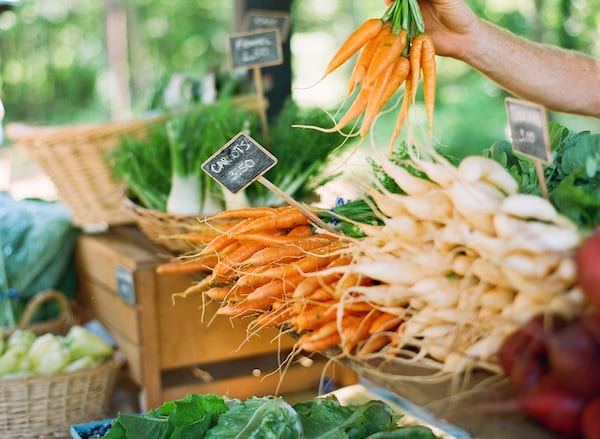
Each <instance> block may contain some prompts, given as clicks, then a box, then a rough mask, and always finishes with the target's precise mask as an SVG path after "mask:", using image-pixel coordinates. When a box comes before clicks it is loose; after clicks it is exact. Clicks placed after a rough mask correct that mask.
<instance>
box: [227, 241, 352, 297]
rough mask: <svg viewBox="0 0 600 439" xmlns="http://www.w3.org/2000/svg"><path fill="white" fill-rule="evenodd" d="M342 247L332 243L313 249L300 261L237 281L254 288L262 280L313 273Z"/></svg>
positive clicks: (248, 275)
mask: <svg viewBox="0 0 600 439" xmlns="http://www.w3.org/2000/svg"><path fill="white" fill-rule="evenodd" d="M343 246H344V244H343V243H341V242H333V243H331V244H329V245H326V246H324V247H319V248H317V249H315V250H314V251H313V252H312V253H309V254H307V255H306V256H304V257H303V258H302V259H299V260H298V261H295V262H292V263H290V264H286V265H281V266H274V267H272V268H269V269H267V270H265V271H261V272H258V273H253V274H251V275H250V274H245V275H243V276H241V277H240V278H239V279H238V283H239V284H240V285H250V286H256V285H257V284H262V283H263V282H264V279H268V278H281V277H286V276H291V275H294V274H296V273H309V272H312V271H315V270H317V269H319V268H321V267H323V266H325V265H327V264H329V263H330V262H331V261H333V260H334V259H335V258H337V257H339V255H338V254H336V253H335V252H336V251H339V250H340V249H342V248H343Z"/></svg>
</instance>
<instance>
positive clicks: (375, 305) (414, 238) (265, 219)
mask: <svg viewBox="0 0 600 439" xmlns="http://www.w3.org/2000/svg"><path fill="white" fill-rule="evenodd" d="M551 132H552V134H553V139H554V143H553V151H554V154H555V162H554V164H553V166H552V167H550V168H549V169H548V170H547V173H548V177H547V184H548V189H549V194H550V199H545V198H544V197H542V196H541V195H539V186H538V185H537V184H536V180H535V178H536V175H535V172H534V171H533V165H532V164H530V163H528V162H527V161H526V160H525V159H522V160H521V159H519V158H518V157H517V156H515V155H514V154H512V153H511V152H510V150H509V149H503V148H502V145H501V144H496V145H493V146H492V147H491V148H489V149H487V150H486V151H485V152H484V154H485V155H486V156H488V157H485V156H468V157H465V158H464V159H461V160H458V159H454V158H452V157H444V156H443V155H442V154H441V153H440V152H438V151H435V150H429V151H428V150H426V149H424V148H419V149H417V148H411V147H407V146H406V145H405V146H403V147H401V148H397V149H396V150H395V151H394V153H393V154H392V155H391V156H390V157H386V156H384V155H383V154H381V153H378V152H376V151H374V152H373V155H372V157H371V159H370V160H371V165H372V167H373V171H374V174H373V178H372V180H371V181H370V182H368V183H365V185H364V191H365V195H364V197H362V199H358V200H354V201H351V202H349V203H347V204H345V205H342V206H337V207H334V208H332V209H319V208H318V207H314V212H315V213H316V214H317V215H319V216H320V217H321V219H322V220H324V221H328V222H330V223H333V220H335V223H336V226H335V227H336V229H337V230H336V231H335V232H331V231H328V230H322V229H320V228H319V227H316V226H315V225H311V224H310V220H309V218H307V217H306V216H305V215H303V214H302V212H300V211H299V210H297V209H295V208H294V207H293V206H287V207H279V208H272V207H256V208H248V209H237V210H230V211H224V212H222V213H219V214H217V215H215V216H213V217H212V218H214V219H223V218H227V219H236V221H237V222H236V223H235V224H234V225H232V226H231V227H230V228H229V229H228V230H226V231H225V232H223V233H221V234H219V235H218V236H216V237H212V238H210V239H206V240H204V241H203V240H202V239H201V238H199V237H198V234H194V233H193V232H190V234H189V235H188V237H189V239H190V240H191V241H193V242H199V243H201V244H199V245H198V250H197V252H196V253H195V254H194V255H192V256H189V255H188V257H186V258H176V259H174V260H172V261H170V262H165V263H164V264H162V265H160V266H159V267H158V268H157V271H158V273H160V274H163V275H168V274H171V273H177V272H179V271H184V272H186V273H199V274H200V273H202V274H203V275H204V277H202V278H200V279H199V280H197V281H195V282H193V283H192V284H191V285H190V286H189V287H188V288H186V289H184V290H182V291H177V292H175V291H174V293H175V294H174V296H175V297H181V298H186V297H190V296H193V295H198V294H202V295H204V296H205V297H207V298H209V299H211V300H213V301H218V302H220V306H219V309H218V310H217V314H220V315H226V316H230V317H234V318H244V317H248V316H251V317H254V319H253V321H252V323H251V326H252V327H254V328H255V329H256V330H259V329H260V328H265V327H273V326H275V327H278V328H280V330H281V331H282V332H285V333H291V334H295V335H296V337H297V342H296V344H295V349H296V350H297V352H328V355H329V356H330V357H331V358H332V359H334V360H336V361H339V362H341V363H342V364H345V365H349V367H350V368H352V369H353V370H355V371H356V372H357V373H358V374H359V375H362V376H365V377H369V378H371V379H374V380H376V381H377V382H378V383H380V384H381V383H387V384H388V385H390V386H393V387H394V389H400V388H401V387H402V382H403V381H407V382H412V383H413V384H414V383H417V382H420V383H423V384H425V385H433V384H439V383H444V382H446V383H449V384H450V383H452V382H455V383H456V382H457V380H458V382H460V381H464V382H468V381H469V380H470V379H473V380H475V378H473V377H475V376H476V375H477V374H481V372H482V371H484V372H485V374H484V375H485V376H487V379H488V381H487V383H488V387H485V385H483V387H481V390H482V391H485V389H487V391H488V394H487V395H488V397H491V396H492V395H496V397H498V395H499V393H498V392H499V391H498V387H497V386H498V384H499V383H501V382H502V381H503V379H504V377H505V376H507V375H508V376H510V377H511V379H512V380H513V381H512V383H511V384H512V385H517V386H521V390H523V389H524V387H523V386H524V385H525V384H524V381H523V380H525V381H526V384H527V386H529V385H531V386H534V387H531V389H530V390H528V391H530V392H532V396H531V398H532V399H533V400H534V401H542V400H543V396H542V395H543V392H542V393H541V394H540V399H537V397H536V396H535V395H536V393H535V392H538V391H540V392H541V390H538V387H540V386H542V385H545V384H543V383H545V382H546V381H548V380H550V378H543V379H540V378H541V376H542V375H544V376H545V375H548V376H550V375H551V373H552V371H555V370H561V369H560V368H559V369H555V368H556V367H558V364H557V361H556V359H557V358H559V357H560V355H558V354H553V353H552V349H554V348H551V347H542V346H540V345H536V346H537V348H536V350H535V352H536V354H535V358H536V361H537V363H535V364H537V366H535V367H534V368H533V369H530V368H526V369H525V370H523V369H522V366H521V362H523V367H525V362H526V361H528V363H527V364H530V365H532V366H533V363H532V362H531V360H530V359H529V357H523V355H526V352H527V351H528V349H530V345H529V343H530V341H531V340H532V339H533V340H538V337H541V340H543V341H544V342H547V343H549V344H550V345H552V346H554V343H555V342H554V340H555V338H556V340H557V341H556V343H559V342H558V340H560V339H563V340H569V339H570V338H569V337H570V336H569V334H572V333H579V334H580V336H577V337H576V338H577V339H578V345H581V343H583V342H584V340H588V339H589V344H588V345H587V347H586V348H585V349H581V350H580V352H579V354H580V355H581V357H572V358H571V359H572V360H573V362H576V361H575V358H580V359H581V361H582V363H583V364H585V365H586V366H584V367H587V368H588V370H589V371H590V372H591V371H595V370H596V369H597V368H598V363H597V361H596V360H595V359H596V358H598V351H599V348H600V345H598V340H597V332H598V321H597V317H595V314H594V312H595V311H594V310H595V307H596V306H597V304H596V303H595V302H596V299H595V296H596V294H595V291H597V287H593V288H592V287H591V285H592V284H593V283H594V282H589V283H588V282H587V281H586V279H588V276H590V275H588V274H586V273H587V272H590V273H591V272H594V270H595V268H586V267H590V264H591V262H587V261H592V260H594V257H593V256H591V255H590V253H586V254H587V255H588V256H587V257H581V256H579V257H577V258H576V257H575V255H576V254H577V251H578V249H585V248H589V247H588V246H589V244H587V243H588V241H587V239H592V238H591V237H590V236H591V234H592V230H593V225H594V224H596V223H597V220H595V219H594V218H595V212H596V209H597V206H598V200H597V199H595V198H593V196H592V197H590V196H589V195H588V194H589V193H590V192H589V191H590V190H592V191H593V189H591V188H593V187H597V183H595V181H596V179H597V175H596V172H595V171H593V172H589V171H590V169H589V167H588V164H589V157H590V156H591V157H594V156H595V154H596V153H597V152H595V151H597V149H598V147H599V146H600V144H599V143H598V136H595V135H590V134H589V133H580V134H578V135H577V134H575V133H572V132H570V131H569V130H567V129H566V128H564V127H562V126H560V125H557V124H552V126H551ZM580 150H582V153H581V155H579V151H580ZM490 157H494V158H496V159H498V158H500V159H501V160H500V161H496V160H494V159H492V158H490ZM502 160H503V161H504V162H502ZM507 163H510V165H508V166H506V165H505V164H507ZM568 167H571V168H570V170H569V171H568V172H565V170H566V169H568ZM575 175H577V176H578V179H577V181H576V182H575V180H573V176H575ZM586 181H587V182H588V183H586ZM565 193H570V194H571V197H570V198H569V203H570V204H569V205H568V206H569V207H568V208H567V207H563V206H566V205H564V204H561V203H565V202H566V199H567V197H566V196H564V194H565ZM575 194H577V195H575ZM594 199H595V202H594V201H592V200H594ZM590 201H591V202H590ZM588 202H590V203H588ZM574 206H578V207H574ZM358 207H360V209H359V208H358ZM353 212H358V214H356V216H354V215H353ZM584 212H585V213H584ZM369 213H370V215H369ZM344 224H350V225H351V227H348V226H347V225H346V226H344ZM592 253H593V252H592ZM594 254H595V253H594ZM582 260H584V261H586V262H584V263H583V264H582ZM584 282H585V283H584ZM540 316H545V317H544V318H542V317H540ZM552 318H555V319H559V320H560V321H562V322H564V323H563V324H562V325H561V326H560V331H559V330H558V328H557V329H555V330H553V329H552V328H551V327H550V326H548V325H549V324H550V319H552ZM532 321H533V322H537V324H538V325H539V326H538V329H532V328H534V327H533V326H531V325H532V323H530V322H532ZM584 322H585V323H584ZM528 325H529V326H528ZM523 328H525V329H523ZM526 328H529V329H526ZM520 331H523V332H522V333H523V334H528V335H525V339H523V336H520V335H518V334H520ZM541 331H548V332H541ZM552 332H556V334H557V336H556V337H554V336H552V335H551V333H552ZM515 334H516V335H515ZM540 334H542V335H540ZM544 334H545V335H544ZM515 337H516V338H515ZM515 339H516V340H519V341H518V342H517V343H518V344H517V346H518V348H517V349H516V352H515V351H514V350H513V351H511V349H515V348H514V346H513V347H511V344H513V343H515V341H514V340H515ZM537 343H540V342H539V341H538V342H537ZM564 343H566V344H569V343H570V342H567V341H565V342H564ZM550 345H549V346H550ZM544 346H545V345H544ZM579 354H578V355H579ZM552 358H554V360H553V359H552ZM560 358H562V357H560ZM577 361H579V360H577ZM512 364H515V365H516V366H514V367H515V369H513V368H512V367H513V366H512ZM571 366H573V364H571V361H569V365H568V367H569V368H570V367H571ZM573 367H574V366H573ZM562 370H563V371H564V369H562ZM523 373H526V375H522V374H523ZM557 373H558V374H562V379H563V380H564V379H566V377H567V376H572V374H571V373H566V374H565V373H562V372H554V374H557ZM591 373H594V372H591ZM517 374H519V377H518V378H515V377H516V375H517ZM471 376H472V378H469V377H471ZM580 376H581V375H580ZM538 379H540V381H539V384H538V382H537V380H538ZM475 381H476V380H475ZM559 381H560V380H559ZM593 381H594V380H592V381H591V382H593ZM586 382H587V383H588V385H587V386H588V387H587V389H586V391H591V390H590V389H591V387H589V385H590V380H586ZM392 383H395V384H392ZM504 384H505V383H504ZM480 385H481V384H480ZM558 388H559V389H561V390H560V392H564V393H566V394H567V395H571V398H572V399H573V400H574V401H580V402H579V403H577V404H575V405H574V406H573V407H574V408H576V407H579V409H580V410H579V411H577V412H576V413H577V414H576V415H575V417H574V418H573V419H574V420H573V423H572V424H570V425H568V426H565V425H562V424H559V425H557V424H556V423H555V421H553V419H554V418H553V417H552V415H550V414H548V413H540V412H538V411H536V409H531V408H529V406H527V407H528V408H527V409H526V410H525V413H527V414H528V415H529V416H531V418H532V419H534V420H535V421H536V422H539V423H540V424H541V425H543V426H544V427H546V428H548V429H550V430H553V431H555V432H557V433H559V434H576V433H578V432H580V431H581V429H582V428H583V427H582V425H581V424H580V421H578V420H579V419H580V417H581V409H583V407H584V406H587V402H588V401H590V398H592V399H593V398H594V397H597V393H596V392H595V391H592V394H591V395H590V394H585V395H583V394H581V393H580V391H579V390H578V391H573V390H569V389H568V387H567V388H565V386H564V384H561V385H559V386H558ZM555 391H559V390H555ZM577 392H579V393H577ZM450 395H451V394H450ZM450 395H446V396H447V397H450ZM524 395H528V396H527V397H529V394H528V393H525V394H524ZM504 396H506V395H504ZM413 397H415V395H414V394H413ZM523 398H525V396H523ZM485 399H486V398H485V397H483V400H485ZM420 402H422V403H426V402H427V401H426V400H423V401H420ZM487 402H488V403H489V401H487ZM478 405H480V409H481V412H482V415H485V414H486V411H487V410H492V411H493V409H492V408H493V407H494V405H493V404H492V405H489V404H488V405H486V403H485V402H483V401H481V400H480V401H478ZM441 406H443V404H441ZM485 407H487V408H485ZM496 407H497V409H499V408H498V407H499V406H496ZM439 408H440V407H438V409H439ZM441 408H442V411H440V412H439V413H440V415H441V414H443V413H445V410H447V409H448V407H441ZM521 408H523V407H521ZM516 409H517V408H516V407H515V410H516ZM565 416H566V413H563V414H562V415H561V419H563V421H564V420H565ZM457 422H460V418H458V419H457Z"/></svg>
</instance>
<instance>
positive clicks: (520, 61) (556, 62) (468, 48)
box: [459, 20, 600, 117]
mask: <svg viewBox="0 0 600 439" xmlns="http://www.w3.org/2000/svg"><path fill="white" fill-rule="evenodd" d="M463 39H464V44H465V47H464V50H463V51H462V52H461V53H460V55H459V58H460V59H462V60H463V61H464V62H466V63H468V64H470V65H471V66H473V67H474V68H475V69H477V70H479V71H480V72H482V73H483V74H484V75H486V76H487V77H489V78H490V79H492V80H493V81H495V82H497V83H498V84H499V85H500V86H501V87H503V88H505V89H506V90H507V91H509V92H510V93H512V94H514V95H515V96H518V97H520V98H522V99H527V100H531V101H534V102H537V103H539V104H541V105H544V106H545V107H546V108H548V109H549V110H553V111H560V112H568V113H574V114H580V115H585V116H595V117H600V61H599V60H596V59H594V58H591V57H588V56H585V55H583V54H581V53H577V52H573V51H567V50H563V49H560V48H557V47H551V46H546V45H541V44H537V43H533V42H531V41H527V40H525V39H522V38H520V37H518V36H516V35H514V34H511V33H510V32H508V31H506V30H504V29H501V28H499V27H497V26H495V25H493V24H491V23H488V22H486V21H484V20H479V21H478V23H477V25H476V26H473V27H472V28H471V29H470V32H469V33H468V35H463Z"/></svg>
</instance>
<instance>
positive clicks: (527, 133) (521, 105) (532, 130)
mask: <svg viewBox="0 0 600 439" xmlns="http://www.w3.org/2000/svg"><path fill="white" fill-rule="evenodd" d="M506 112H507V115H508V125H509V128H510V136H511V139H512V145H513V150H514V151H515V152H518V153H521V154H523V155H526V156H528V157H531V158H533V159H535V160H538V161H540V162H543V163H550V162H551V161H552V153H551V151H550V140H549V139H550V136H549V135H548V120H547V117H546V109H545V108H544V107H542V106H540V105H537V104H533V103H531V102H526V101H521V100H518V99H512V98H507V99H506Z"/></svg>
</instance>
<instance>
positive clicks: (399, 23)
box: [323, 0, 437, 145]
mask: <svg viewBox="0 0 600 439" xmlns="http://www.w3.org/2000/svg"><path fill="white" fill-rule="evenodd" d="M388 3H389V6H388V7H387V9H386V11H385V13H384V14H383V16H382V17H381V18H370V19H367V20H366V21H364V22H363V23H362V24H361V25H360V26H359V27H358V28H357V29H356V30H355V31H354V32H353V33H352V34H351V35H350V36H349V37H348V38H347V39H346V40H345V41H344V43H343V44H342V45H341V47H340V48H339V49H338V51H337V52H336V53H335V54H334V55H333V57H332V58H331V59H330V61H329V63H328V64H327V67H326V69H325V73H324V74H323V78H325V77H326V76H328V75H329V74H331V73H332V72H333V71H334V70H336V69H337V68H339V67H340V66H342V65H343V64H345V63H346V62H347V61H348V60H350V59H351V58H352V57H353V56H354V55H355V54H356V53H359V52H360V53H359V55H358V57H357V58H356V62H355V64H354V68H353V70H352V73H351V75H350V79H349V82H348V96H350V95H352V94H353V93H354V92H355V90H358V91H357V93H356V95H355V97H354V100H353V102H352V104H351V105H350V106H349V108H348V109H347V111H346V112H345V113H344V114H343V115H342V117H341V118H340V119H339V120H338V121H337V123H336V124H335V126H334V127H332V128H330V129H327V130H328V131H339V130H341V129H343V128H345V127H347V126H348V125H349V124H350V123H351V122H352V121H354V120H355V119H357V118H358V117H359V116H361V115H362V121H361V124H360V128H359V131H358V133H359V134H360V136H361V137H364V136H365V135H366V133H367V132H368V131H369V130H370V128H371V127H372V125H373V123H374V122H375V119H376V118H377V116H378V115H379V114H380V113H381V112H382V111H383V108H384V106H385V105H386V104H387V103H388V102H389V101H390V100H391V99H392V97H393V96H394V95H395V93H396V92H397V91H398V90H399V89H400V87H401V86H402V85H403V84H404V97H403V100H402V104H401V107H400V110H399V113H398V116H397V119H396V124H395V128H394V131H393V133H392V137H391V141H390V145H393V143H394V141H395V140H396V138H397V137H398V135H399V134H400V132H401V130H402V127H403V125H404V122H405V120H406V119H407V116H408V110H409V107H410V105H411V104H412V103H413V102H414V100H415V95H416V92H417V89H418V84H419V81H420V79H421V74H422V78H423V93H424V103H425V113H426V116H427V120H428V125H429V132H430V133H431V131H432V130H433V113H434V104H435V88H436V81H437V71H436V60H435V47H434V45H433V42H432V40H431V38H430V37H429V35H427V34H426V33H425V29H424V24H423V18H422V17H421V12H420V9H419V5H418V3H417V1H416V0H395V1H392V2H388Z"/></svg>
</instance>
